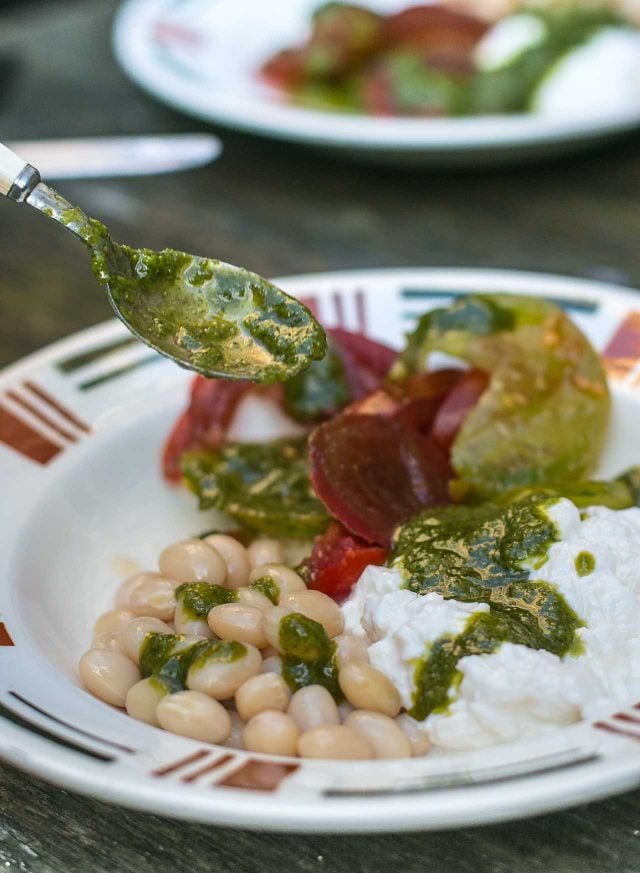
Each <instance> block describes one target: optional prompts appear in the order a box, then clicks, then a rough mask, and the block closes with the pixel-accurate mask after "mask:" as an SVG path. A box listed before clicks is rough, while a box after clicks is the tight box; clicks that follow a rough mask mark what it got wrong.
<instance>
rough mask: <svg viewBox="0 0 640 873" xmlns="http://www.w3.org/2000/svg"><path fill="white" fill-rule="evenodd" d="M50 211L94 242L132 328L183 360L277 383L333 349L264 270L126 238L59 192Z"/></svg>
mask: <svg viewBox="0 0 640 873" xmlns="http://www.w3.org/2000/svg"><path fill="white" fill-rule="evenodd" d="M58 201H59V202H58ZM65 205H66V207H69V208H65ZM45 212H47V214H49V215H50V217H52V218H57V219H58V220H59V221H60V222H61V223H62V224H64V225H65V226H66V227H68V228H69V229H70V230H72V231H73V232H74V233H75V234H76V235H77V236H79V237H80V239H81V240H82V241H83V242H84V244H85V245H86V247H87V248H88V249H89V253H90V255H91V265H92V268H93V272H94V275H95V276H96V278H97V279H98V281H99V282H100V283H101V284H102V285H104V286H105V287H106V290H107V294H108V297H109V300H110V302H111V305H112V306H113V308H114V310H115V312H116V314H117V315H118V317H119V318H120V319H121V320H122V321H123V322H124V323H125V324H126V326H127V327H128V328H129V330H130V331H131V332H132V333H133V334H134V335H135V336H137V337H138V338H139V339H141V340H143V342H145V343H147V345H150V346H151V347H152V348H154V349H156V351H158V352H160V353H161V354H163V355H167V356H168V357H169V358H172V359H173V360H174V361H176V362H177V363H178V364H180V365H181V366H185V367H188V368H189V369H192V370H195V371H196V372H199V373H201V374H203V375H204V376H207V377H220V378H226V379H251V380H253V381H255V382H261V383H271V382H277V381H283V380H286V379H288V378H291V377H292V376H295V375H296V374H298V373H300V372H301V371H302V370H304V369H305V368H306V367H308V366H309V364H310V363H311V362H312V361H314V360H320V359H322V358H323V356H324V355H325V353H326V350H327V341H326V336H325V333H324V331H323V329H322V328H321V327H320V325H319V324H318V322H317V321H316V319H315V318H314V316H313V315H312V313H311V312H310V311H309V310H308V309H307V308H306V306H304V305H303V304H302V303H300V302H299V301H298V300H296V299H295V298H293V297H291V296H289V295H288V294H285V293H284V291H281V290H280V289H279V288H277V287H276V286H275V285H272V284H271V283H270V282H268V281H267V280H266V279H263V278H262V277H261V276H258V275H257V274H255V273H252V272H250V271H249V270H245V269H243V268H241V267H235V266H233V265H232V264H225V263H223V262H222V261H219V260H216V259H213V258H203V257H197V256H194V255H190V254H187V253H186V252H180V251H175V250H173V249H164V250H163V251H161V252H156V251H152V250H151V249H147V248H140V249H135V248H131V246H127V245H118V244H117V243H115V242H114V241H113V240H112V239H111V237H110V235H109V233H108V231H107V228H106V227H105V226H104V225H103V224H101V223H100V222H99V221H96V220H95V219H93V218H88V217H87V216H86V215H84V213H83V212H81V210H79V209H77V208H75V207H70V205H69V204H67V203H66V201H65V200H64V199H63V198H60V197H59V195H56V208H55V209H54V208H53V207H51V208H49V209H48V210H45Z"/></svg>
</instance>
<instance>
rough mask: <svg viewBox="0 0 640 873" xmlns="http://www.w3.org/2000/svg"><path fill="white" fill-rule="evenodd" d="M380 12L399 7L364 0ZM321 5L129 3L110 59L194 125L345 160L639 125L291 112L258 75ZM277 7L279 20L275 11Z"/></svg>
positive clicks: (422, 155)
mask: <svg viewBox="0 0 640 873" xmlns="http://www.w3.org/2000/svg"><path fill="white" fill-rule="evenodd" d="M369 5H370V6H376V7H379V8H381V9H384V10H390V9H393V8H396V9H397V8H404V7H405V6H406V5H407V3H406V2H401V0H377V2H370V3H369ZM317 6H318V0H278V3H277V7H275V6H274V4H273V3H267V2H264V0H127V2H125V3H124V5H123V6H122V8H121V9H120V12H119V14H118V16H117V18H116V21H115V28H114V48H115V52H116V56H117V58H118V60H119V62H120V63H121V65H122V66H123V67H124V69H125V70H126V71H127V72H128V73H129V75H130V76H131V77H132V78H133V79H134V80H135V81H136V82H137V83H138V84H139V85H141V86H142V87H144V88H145V89H146V90H148V91H149V92H151V94H153V95H155V96H156V97H159V98H160V99H162V100H164V101H165V102H167V103H169V104H171V105H172V106H174V107H175V108H176V109H179V110H181V111H183V112H186V113H188V114H190V115H193V116H195V117H196V118H201V119H203V120H205V121H211V122H215V123H220V124H224V125H227V126H229V127H233V128H237V129H239V130H245V131H249V132H251V133H258V134H262V135H264V136H270V137H275V138H277V139H285V140H292V141H295V142H301V143H307V144H309V145H314V146H322V147H330V148H333V149H339V150H341V151H342V152H344V153H345V154H347V155H350V156H352V157H366V158H369V159H377V160H381V159H383V160H389V161H393V162H410V163H421V164H470V165H472V164H479V163H489V162H491V163H499V162H506V161H514V160H524V159H528V158H532V157H538V156H542V155H547V154H555V153H559V152H563V151H568V150H574V149H576V148H580V147H584V146H586V145H589V144H591V143H594V142H598V141H600V140H603V139H606V138H609V137H611V136H613V135H615V134H619V133H622V132H623V131H627V130H630V129H632V128H634V127H636V126H637V125H639V124H640V105H638V107H637V109H635V110H629V111H625V112H617V113H614V114H613V113H612V114H607V111H606V108H605V109H603V110H602V114H601V113H600V112H598V113H597V114H595V115H591V116H588V117H586V116H585V117H580V118H575V117H560V116H558V117H556V116H542V115H524V114H523V115H504V116H497V115H496V116H484V117H482V116H481V117H472V118H455V119H415V118H374V117H366V116H359V115H352V114H347V113H345V114H342V113H333V112H322V111H315V110H312V109H305V108H303V107H299V106H294V105H290V104H288V103H287V102H286V100H285V99H284V98H283V97H282V96H281V95H280V94H279V93H277V92H276V91H275V90H274V89H272V88H270V87H269V86H267V85H265V84H263V83H261V82H260V81H259V79H258V76H257V72H258V70H259V69H260V67H261V65H262V63H263V62H264V61H265V60H266V59H267V58H269V57H271V56H272V55H273V54H274V53H275V52H277V51H278V50H280V49H282V48H284V47H286V46H289V45H293V44H295V43H297V42H300V40H302V39H304V36H305V34H306V33H307V31H308V27H309V16H310V12H311V10H312V9H314V8H315V7H317ZM276 8H277V14H276V12H275V10H276Z"/></svg>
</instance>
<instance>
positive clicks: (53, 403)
mask: <svg viewBox="0 0 640 873" xmlns="http://www.w3.org/2000/svg"><path fill="white" fill-rule="evenodd" d="M24 387H25V388H28V389H29V391H31V392H32V393H33V394H35V395H36V397H39V398H40V400H44V402H45V403H48V404H49V406H50V407H51V408H52V409H55V411H56V412H57V413H59V415H61V416H62V417H63V418H66V419H67V421H70V422H71V424H74V425H75V426H76V427H77V428H78V429H79V430H81V431H83V432H84V433H91V428H90V427H89V425H88V424H87V423H86V422H85V421H83V420H82V419H81V418H78V416H77V415H75V414H74V413H73V412H71V410H70V409H67V407H66V406H63V405H62V404H61V403H60V402H59V401H57V400H56V398H55V397H53V396H52V395H51V394H49V392H48V391H45V390H44V388H41V387H40V386H39V385H36V383H35V382H31V381H27V382H25V383H24Z"/></svg>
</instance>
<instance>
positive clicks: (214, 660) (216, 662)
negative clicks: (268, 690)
mask: <svg viewBox="0 0 640 873" xmlns="http://www.w3.org/2000/svg"><path fill="white" fill-rule="evenodd" d="M232 645H233V644H232V643H228V642H226V641H225V642H223V641H220V642H218V641H214V642H212V643H211V647H212V648H211V650H210V652H209V653H208V654H207V653H206V652H205V653H203V654H202V655H200V656H199V657H198V658H196V660H195V662H194V663H193V664H192V665H191V667H190V668H189V672H188V673H187V683H186V684H187V688H191V689H193V690H194V691H202V692H203V693H204V694H208V695H209V696H210V697H215V698H216V699H217V700H227V699H228V698H229V697H233V695H234V694H235V693H236V691H237V690H238V688H239V687H240V686H241V685H242V683H243V682H246V680H247V679H250V678H251V676H255V675H256V674H257V673H259V672H260V669H261V667H262V656H261V655H260V652H259V650H258V649H256V648H255V646H252V645H250V644H249V643H237V644H236V645H237V646H241V647H242V648H243V649H244V651H243V652H240V653H239V654H238V656H237V657H236V656H235V650H232V649H230V648H229V647H230V646H232ZM228 652H231V653H232V654H231V659H229V657H228V656H227V653H228Z"/></svg>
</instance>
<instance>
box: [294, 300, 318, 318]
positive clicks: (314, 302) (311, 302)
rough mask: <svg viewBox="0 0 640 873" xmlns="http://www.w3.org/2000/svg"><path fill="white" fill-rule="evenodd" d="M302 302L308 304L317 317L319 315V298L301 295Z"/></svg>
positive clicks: (308, 307) (304, 304)
mask: <svg viewBox="0 0 640 873" xmlns="http://www.w3.org/2000/svg"><path fill="white" fill-rule="evenodd" d="M298 299H299V300H300V303H302V305H303V306H306V307H307V309H309V310H310V311H311V312H312V313H313V314H314V315H315V317H316V318H317V317H318V298H317V297H313V296H310V297H299V298H298Z"/></svg>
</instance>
